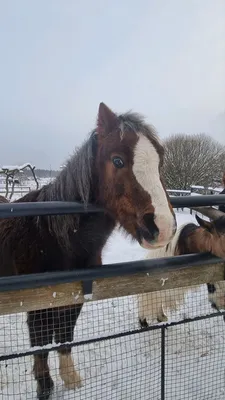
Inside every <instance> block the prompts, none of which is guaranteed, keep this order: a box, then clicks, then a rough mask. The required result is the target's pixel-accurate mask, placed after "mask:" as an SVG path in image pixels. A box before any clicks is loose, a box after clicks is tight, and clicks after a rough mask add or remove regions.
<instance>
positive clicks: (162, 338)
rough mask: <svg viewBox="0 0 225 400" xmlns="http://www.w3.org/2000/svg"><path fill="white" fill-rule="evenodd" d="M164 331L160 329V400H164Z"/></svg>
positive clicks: (163, 328)
mask: <svg viewBox="0 0 225 400" xmlns="http://www.w3.org/2000/svg"><path fill="white" fill-rule="evenodd" d="M165 330H166V328H165V327H164V326H162V328H161V400H165Z"/></svg>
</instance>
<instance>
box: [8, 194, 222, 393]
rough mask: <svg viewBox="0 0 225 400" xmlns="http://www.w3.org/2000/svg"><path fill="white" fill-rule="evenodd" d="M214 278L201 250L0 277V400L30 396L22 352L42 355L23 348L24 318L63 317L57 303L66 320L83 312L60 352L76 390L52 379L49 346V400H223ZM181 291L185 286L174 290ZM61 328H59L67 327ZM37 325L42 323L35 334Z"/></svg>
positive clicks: (27, 211)
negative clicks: (68, 356) (166, 309)
mask: <svg viewBox="0 0 225 400" xmlns="http://www.w3.org/2000/svg"><path fill="white" fill-rule="evenodd" d="M171 202H172V205H173V207H175V208H177V207H191V206H195V207H199V206H209V205H219V204H224V203H225V196H224V195H219V196H216V195H214V196H198V197H183V198H182V197H181V198H171ZM90 211H91V212H102V210H100V209H98V208H96V207H93V206H89V207H88V208H87V209H83V207H82V205H80V204H76V203H63V202H51V203H23V204H22V203H21V204H19V203H17V204H2V205H0V218H6V217H7V218H10V217H16V216H21V215H28V216H31V215H49V214H51V215H56V214H66V213H67V214H69V213H82V212H90ZM146 274H147V277H146ZM222 280H224V264H223V262H222V260H220V259H217V258H216V257H213V256H209V255H208V254H201V255H199V254H196V255H186V256H178V257H173V258H163V259H157V260H142V261H133V262H129V263H119V264H108V265H105V266H104V267H94V268H90V269H88V270H79V271H68V272H56V273H45V274H32V275H26V276H13V277H4V278H0V368H1V369H0V399H2V400H5V399H15V400H17V399H24V400H25V399H35V398H36V383H35V380H34V377H33V374H32V362H33V361H32V356H33V355H38V354H42V353H43V348H44V347H43V348H34V347H33V348H32V347H31V346H30V341H29V337H28V330H27V325H26V312H30V311H32V312H40V317H41V318H42V317H43V313H42V315H41V311H40V310H42V312H44V311H43V310H46V308H48V307H49V310H52V309H53V308H54V309H55V310H56V313H58V314H57V318H58V315H60V318H64V317H63V316H62V306H63V307H65V308H64V311H65V310H66V307H67V311H69V314H68V312H67V316H68V315H69V316H70V317H71V320H72V318H73V316H72V313H71V315H70V310H71V308H70V307H71V305H74V304H79V302H80V303H84V304H83V308H82V311H81V314H80V316H79V319H78V321H77V324H76V328H75V332H74V338H73V340H72V342H70V343H67V347H70V348H71V349H72V354H73V357H74V360H75V365H76V368H77V370H78V371H79V373H80V375H81V378H82V387H80V388H76V390H74V389H72V388H71V389H70V390H66V389H65V387H64V385H63V384H62V380H61V378H62V376H61V375H60V373H59V371H60V362H62V359H60V356H59V357H58V356H56V352H57V351H58V353H59V350H60V348H62V345H61V344H57V343H54V344H53V345H52V346H50V347H49V346H48V347H47V350H48V351H49V354H50V356H49V365H50V372H51V376H52V378H53V381H54V383H55V389H54V392H53V393H52V395H51V399H52V400H56V399H65V400H68V399H76V400H97V399H98V400H103V399H104V400H105V399H108V400H111V399H112V400H128V399H129V400H136V399H143V400H159V399H160V400H162V399H166V400H183V399H184V400H189V399H190V400H191V399H193V400H208V399H210V400H211V399H215V400H222V399H224V396H225V364H224V360H225V325H224V319H225V312H214V311H213V309H212V308H211V306H210V304H209V302H208V297H207V296H208V294H207V288H206V285H205V284H206V283H207V282H209V281H214V282H215V281H216V282H217V281H222ZM165 281H166V285H165V287H166V288H167V290H163V289H164V287H163V284H164V283H165ZM163 282H164V283H163ZM190 285H191V286H192V285H194V286H193V287H192V290H189V291H188V292H186V291H184V287H187V286H190ZM142 291H143V292H149V293H150V292H151V294H150V296H148V302H149V304H148V307H149V309H150V311H151V313H150V314H151V316H152V320H151V321H150V326H149V327H145V328H140V326H139V321H138V315H137V295H138V293H141V292H142ZM184 293H185V296H184ZM162 296H164V297H163V302H164V304H167V303H168V304H170V305H171V304H172V305H173V307H172V308H171V309H172V311H171V313H170V314H169V320H168V321H165V322H161V323H158V322H157V321H156V318H155V308H156V306H157V305H158V304H159V302H161V300H162ZM90 300H92V301H90ZM174 305H175V306H174ZM37 310H39V311H37ZM50 312H51V311H50ZM57 318H56V319H57ZM53 320H54V318H53ZM65 322H66V323H67V329H68V327H69V325H70V323H68V320H67V321H65ZM53 323H56V322H55V321H53ZM44 328H45V326H44V324H43V326H42V331H41V332H40V334H41V335H42V334H43V335H44ZM59 354H60V353H59ZM67 371H69V369H68V367H67ZM68 373H69V372H68ZM46 399H47V397H46Z"/></svg>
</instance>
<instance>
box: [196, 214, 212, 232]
mask: <svg viewBox="0 0 225 400" xmlns="http://www.w3.org/2000/svg"><path fill="white" fill-rule="evenodd" d="M195 218H196V220H197V222H198V223H199V225H200V226H201V227H202V228H203V229H206V230H207V231H209V232H211V231H212V223H211V222H209V221H205V220H204V219H202V218H200V217H199V216H198V215H197V214H196V215H195Z"/></svg>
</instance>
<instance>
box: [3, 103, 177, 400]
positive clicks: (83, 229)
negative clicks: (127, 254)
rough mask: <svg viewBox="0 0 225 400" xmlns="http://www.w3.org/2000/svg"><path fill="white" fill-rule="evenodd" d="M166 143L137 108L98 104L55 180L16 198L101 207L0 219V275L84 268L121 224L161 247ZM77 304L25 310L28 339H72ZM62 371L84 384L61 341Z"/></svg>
mask: <svg viewBox="0 0 225 400" xmlns="http://www.w3.org/2000/svg"><path fill="white" fill-rule="evenodd" d="M162 163H163V147H162V145H161V144H160V142H159V140H158V138H157V136H156V134H155V132H154V130H153V128H151V127H150V126H148V125H147V124H146V123H144V120H143V119H142V118H141V117H140V115H138V114H134V113H126V114H124V115H116V114H115V113H113V112H112V111H111V110H110V109H109V108H108V107H107V106H106V105H104V104H103V103H101V104H100V106H99V112H98V119H97V127H96V129H95V130H94V131H93V132H92V133H91V135H90V137H89V139H88V140H87V141H86V142H85V143H84V144H83V145H82V146H81V148H80V149H79V150H77V152H76V153H75V154H74V155H73V156H72V157H71V158H70V159H69V161H68V162H67V164H66V166H65V167H64V169H63V170H62V171H61V173H60V175H59V176H58V177H57V178H56V179H55V181H54V182H53V183H50V184H48V185H46V186H44V187H42V188H41V189H39V190H36V191H32V192H30V193H28V194H27V195H25V196H24V197H23V198H22V199H20V200H19V201H20V202H39V201H51V200H59V201H80V202H83V203H84V204H87V203H93V204H96V205H99V206H101V207H104V209H105V212H104V213H98V214H93V213H92V214H82V215H67V216H49V217H23V218H10V219H4V220H0V243H1V248H0V268H1V270H0V275H1V276H5V275H15V274H30V273H38V272H46V271H62V270H71V269H74V268H87V267H89V266H92V265H99V264H101V253H102V249H103V246H104V245H105V243H106V241H107V239H108V237H109V235H110V234H111V232H112V231H113V229H114V227H115V225H116V224H117V223H119V224H120V225H121V227H123V228H124V230H125V231H126V232H127V233H128V234H130V235H131V236H132V237H133V238H134V239H136V240H138V242H139V243H140V245H142V246H144V247H146V248H158V247H160V246H164V245H165V244H166V243H168V242H169V241H170V240H171V238H172V237H173V235H174V233H175V230H176V221H175V217H174V213H173V209H172V207H171V204H170V202H169V198H168V196H167V193H166V191H165V189H164V186H163V184H162V182H161V176H160V171H161V167H162ZM81 308H82V305H76V306H71V307H67V308H64V307H61V308H57V309H56V308H51V309H47V310H41V311H36V312H29V313H28V328H29V334H30V341H31V346H45V345H48V344H50V343H52V340H53V337H54V340H55V342H56V343H65V342H71V341H72V340H73V333H74V327H75V324H76V320H77V318H78V316H79V313H80V310H81ZM58 353H59V368H60V376H61V378H62V380H63V381H64V384H65V386H66V387H68V388H72V387H73V388H75V387H79V386H80V385H81V379H80V376H79V374H78V372H76V370H75V368H74V366H73V361H72V358H71V351H70V349H68V348H66V346H65V347H64V348H63V349H62V348H61V347H60V349H59V351H58ZM47 359H48V351H47V350H46V349H45V350H43V352H42V353H41V354H36V355H35V356H34V375H35V379H36V380H37V396H38V398H39V399H42V400H43V399H48V398H49V396H50V394H51V391H52V388H53V381H52V378H51V376H50V372H49V367H48V361H47Z"/></svg>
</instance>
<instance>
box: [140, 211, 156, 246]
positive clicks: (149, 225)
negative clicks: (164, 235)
mask: <svg viewBox="0 0 225 400" xmlns="http://www.w3.org/2000/svg"><path fill="white" fill-rule="evenodd" d="M143 222H144V226H145V228H146V229H147V231H148V233H147V232H146V234H147V235H148V240H156V239H157V237H158V236H159V229H158V227H157V225H156V224H155V221H154V215H153V214H145V215H144V217H143ZM146 239H147V238H146Z"/></svg>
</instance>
